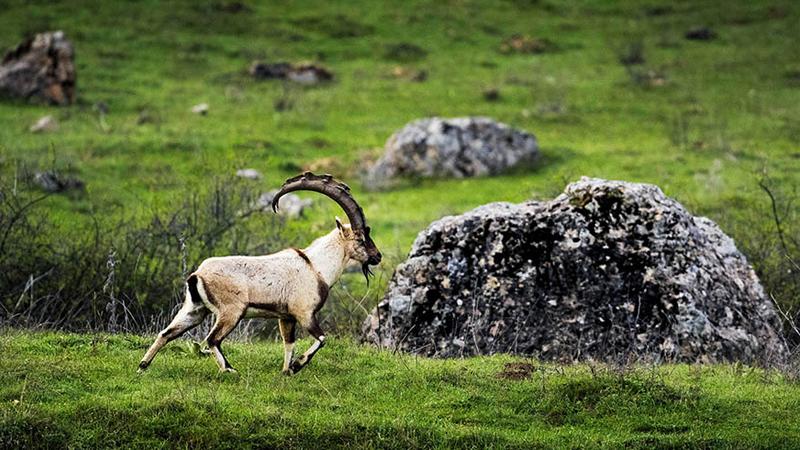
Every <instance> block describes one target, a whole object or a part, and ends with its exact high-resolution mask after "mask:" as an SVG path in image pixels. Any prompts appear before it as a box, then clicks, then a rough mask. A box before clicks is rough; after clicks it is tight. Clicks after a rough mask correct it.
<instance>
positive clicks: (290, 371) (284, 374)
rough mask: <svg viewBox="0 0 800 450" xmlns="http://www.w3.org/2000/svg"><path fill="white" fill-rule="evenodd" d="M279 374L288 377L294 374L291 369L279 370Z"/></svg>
mask: <svg viewBox="0 0 800 450" xmlns="http://www.w3.org/2000/svg"><path fill="white" fill-rule="evenodd" d="M281 375H283V376H286V377H290V376H292V375H294V370H292V369H286V370H281Z"/></svg>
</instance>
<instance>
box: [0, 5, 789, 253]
mask: <svg viewBox="0 0 800 450" xmlns="http://www.w3.org/2000/svg"><path fill="white" fill-rule="evenodd" d="M222 4H223V2H190V1H185V2H171V3H170V6H169V7H167V6H165V5H161V4H160V3H158V2H147V1H145V2H90V1H65V2H46V3H33V4H31V3H30V2H22V1H4V2H3V12H2V13H0V45H1V46H4V47H11V46H12V45H15V44H16V43H17V42H18V41H19V40H20V39H21V38H22V37H23V36H24V35H26V34H28V33H30V32H32V31H36V30H45V29H63V30H64V31H65V32H66V33H67V35H68V37H70V38H71V39H73V41H74V43H75V46H76V52H77V67H78V74H79V75H78V76H79V84H78V86H79V94H80V97H81V104H80V105H78V106H74V107H70V108H64V109H56V108H48V107H40V106H31V105H25V104H18V103H13V102H11V103H9V102H5V103H0V118H1V120H2V123H3V126H2V127H0V154H2V157H0V164H1V165H2V173H3V175H4V176H10V175H11V174H12V173H13V170H14V168H15V166H23V165H24V166H26V167H33V168H37V167H38V168H48V167H51V166H53V165H55V166H56V167H58V168H60V169H61V170H65V171H71V172H73V173H75V174H76V175H78V176H79V177H80V178H82V179H83V180H85V181H86V182H87V193H86V194H85V195H83V196H63V195H62V196H54V197H52V198H50V199H49V200H48V201H47V202H48V204H47V206H48V207H49V208H51V209H52V212H53V215H54V217H55V218H57V219H58V220H60V221H62V222H63V225H64V227H65V228H67V229H73V228H74V227H80V226H81V224H83V223H86V222H85V221H86V220H88V219H86V216H87V215H88V214H89V213H92V212H93V213H95V214H97V215H99V216H101V218H105V217H116V216H119V215H127V216H131V215H132V216H136V215H138V214H142V213H145V212H148V211H151V210H153V209H162V210H163V209H169V208H170V207H171V205H173V204H174V200H175V199H179V198H183V197H185V196H186V195H187V192H191V191H193V190H198V189H203V188H205V187H207V186H208V185H209V184H211V183H213V182H214V180H218V179H224V177H225V176H228V175H231V174H232V173H233V172H234V171H235V170H236V169H238V168H242V167H255V168H256V169H259V170H261V171H262V172H263V173H264V174H265V179H264V180H262V181H260V182H258V183H259V185H260V186H263V188H264V189H265V190H266V189H268V188H273V187H275V186H277V185H279V184H280V183H281V182H282V180H283V179H284V178H285V177H287V176H289V175H293V174H295V173H296V172H297V171H298V170H299V168H301V167H306V166H308V165H309V164H311V163H313V162H315V161H318V160H319V159H321V158H332V159H333V162H332V163H330V164H329V165H331V166H332V168H333V169H338V172H340V173H338V175H339V176H341V177H342V178H345V179H346V180H347V181H349V182H350V183H351V184H352V185H354V188H355V190H356V192H357V194H358V198H359V199H360V200H361V201H362V202H363V203H364V207H365V210H366V212H367V215H368V217H369V219H370V220H371V222H372V223H373V224H374V226H373V228H374V229H375V236H376V240H377V241H378V242H379V243H381V244H382V245H383V247H386V248H387V250H391V251H393V252H394V253H395V254H398V255H403V254H404V253H405V252H406V251H407V249H408V247H409V246H410V244H411V241H412V240H413V238H414V236H415V235H416V233H417V232H418V231H419V230H420V229H422V228H424V227H425V226H426V225H427V224H428V223H429V222H430V221H432V220H435V219H437V218H439V217H441V216H442V215H445V214H452V213H458V212H462V211H464V210H467V209H469V208H472V207H475V206H477V205H480V204H483V203H486V202H490V201H499V200H508V201H521V200H525V199H528V198H531V197H537V198H548V197H551V196H552V195H554V194H555V193H558V192H560V191H561V190H562V189H563V187H564V185H565V184H566V183H567V182H568V181H573V180H575V179H577V178H578V177H580V176H581V175H589V176H597V177H605V178H612V179H626V180H631V181H644V182H651V183H656V184H658V185H659V186H661V187H662V188H663V189H664V190H665V191H666V192H667V193H668V194H669V195H671V196H674V197H676V198H678V199H679V200H680V201H682V202H684V203H685V204H687V205H688V206H689V207H690V208H691V209H693V210H694V211H696V212H698V213H702V214H708V215H710V216H711V217H712V218H714V219H717V220H719V221H721V222H723V223H724V224H729V223H732V222H735V221H736V220H737V219H739V218H741V216H750V215H752V214H753V213H754V211H755V212H756V214H758V215H764V216H765V217H766V216H768V203H767V202H766V199H765V197H764V196H763V193H761V192H760V191H759V189H758V186H757V183H756V181H757V179H758V176H759V175H758V174H759V172H760V171H761V170H762V169H767V170H768V171H769V174H770V176H771V177H772V178H773V179H774V180H775V181H776V183H778V184H779V185H781V186H791V185H796V184H797V181H798V175H797V173H798V172H799V171H798V169H800V150H798V141H800V121H798V117H800V89H798V87H799V86H800V82H799V81H798V71H800V66H799V65H798V60H799V59H798V56H800V55H798V50H797V47H796V45H795V44H796V41H797V39H798V38H800V28H798V27H797V26H796V25H797V23H798V20H799V19H800V6H798V5H797V4H796V3H795V2H791V1H786V2H780V1H775V2H769V3H763V4H762V3H758V2H725V3H724V6H722V4H720V3H719V2H716V1H705V2H681V3H676V4H674V5H673V6H667V7H664V8H660V9H659V8H656V6H658V4H657V3H655V2H630V1H627V2H625V1H623V2H613V3H610V2H595V1H574V2H570V3H569V4H563V5H562V4H561V3H560V2H548V1H545V0H541V1H530V2H526V1H509V2H500V3H496V4H495V3H494V2H488V3H487V2H476V1H447V2H422V1H414V2H406V3H404V7H403V8H402V9H401V8H395V7H390V6H389V5H383V4H380V3H377V2H371V1H370V2H357V1H353V2H347V3H345V4H340V3H339V2H337V3H336V5H334V4H332V3H330V2H322V1H319V2H304V3H303V5H302V6H300V5H299V4H296V3H294V2H270V3H269V4H258V5H256V4H252V5H249V6H248V8H247V9H248V10H247V11H245V12H240V13H231V12H226V11H224V10H223V9H222V8H220V7H219V5H222ZM670 5H672V3H670ZM699 25H707V26H711V27H712V28H713V29H714V30H715V31H716V32H717V33H718V35H719V38H718V39H716V40H713V41H708V42H701V41H690V40H686V39H684V38H683V35H684V33H685V32H686V31H687V30H688V29H689V28H691V27H695V26H699ZM516 33H519V34H525V35H529V36H531V37H535V38H544V39H547V40H549V41H551V42H552V44H553V46H554V48H553V49H552V50H551V51H547V52H545V53H542V54H536V55H530V54H514V53H512V54H504V53H502V52H501V51H500V50H499V49H500V47H501V44H502V42H503V40H504V39H506V38H508V37H509V36H511V35H513V34H516ZM398 44H413V45H416V46H418V47H420V48H422V49H423V50H424V52H425V54H424V55H422V56H420V57H418V59H416V60H414V61H405V60H403V59H402V58H401V60H399V61H398V60H397V58H398V56H397V55H395V54H394V53H393V52H392V51H391V49H392V48H393V47H392V46H394V45H398ZM636 45H641V48H642V51H641V56H643V58H644V63H643V64H642V65H641V66H636V67H633V69H634V70H635V71H636V72H637V73H639V72H641V73H645V74H646V73H648V71H652V72H654V73H656V74H657V76H656V78H658V77H662V78H663V80H664V83H663V85H658V84H659V83H648V82H642V81H641V80H640V79H641V78H642V77H641V76H640V77H638V78H637V77H636V76H631V75H630V74H629V73H628V71H627V69H626V67H625V66H623V65H622V64H620V62H619V59H620V57H621V56H623V55H625V54H627V53H628V52H630V50H629V48H630V47H631V46H634V47H635V46H636ZM256 59H261V60H266V61H283V60H286V61H301V60H317V61H321V62H322V63H323V64H324V65H326V66H327V67H329V68H330V69H331V70H333V71H334V73H335V76H336V79H335V82H333V83H332V84H329V85H325V86H320V87H311V88H305V87H298V86H294V85H290V84H289V85H284V84H283V83H281V82H257V81H254V80H252V79H250V78H249V76H248V75H247V74H246V70H247V67H248V66H249V64H250V63H251V62H252V61H253V60H256ZM398 67H400V68H402V69H406V70H424V71H426V72H427V74H428V76H427V79H426V80H425V81H424V82H412V81H408V80H406V79H402V78H400V79H398V78H396V77H394V76H393V71H394V70H395V69H396V68H398ZM644 78H647V75H645V76H644ZM636 80H639V81H636ZM487 88H496V89H498V90H499V92H500V99H499V101H495V102H489V101H486V100H485V99H484V98H483V96H482V92H483V91H484V90H485V89H487ZM281 99H284V100H286V101H287V102H288V104H290V105H291V107H290V108H289V109H287V110H283V111H278V110H276V108H275V103H276V102H277V101H279V100H281ZM97 102H103V103H105V104H107V105H108V109H109V113H108V115H107V117H106V118H105V123H106V125H107V128H104V127H103V126H101V124H100V121H99V116H98V113H97V112H96V110H95V108H94V107H93V105H94V104H96V103H97ZM200 102H208V103H209V104H210V112H209V114H208V116H205V117H203V116H198V115H195V114H192V113H191V112H190V111H189V110H190V108H191V107H192V106H193V105H195V104H197V103H200ZM142 113H145V114H146V115H147V116H148V117H149V118H150V121H146V122H145V123H143V124H139V123H138V122H139V117H140V114H142ZM44 114H53V115H55V116H56V117H57V118H58V119H59V120H60V122H61V128H60V130H59V131H58V132H56V133H52V134H42V135H34V134H31V133H29V132H28V131H27V128H28V127H29V126H30V125H31V124H32V123H33V122H34V121H35V120H36V119H37V118H38V117H40V116H42V115H44ZM429 115H442V116H463V115H487V116H491V117H494V118H496V119H498V120H501V121H504V122H507V123H509V124H512V125H514V126H517V127H520V128H523V129H526V130H528V131H531V132H533V133H535V134H536V135H537V137H538V138H539V140H540V142H541V146H542V149H543V150H542V151H543V154H544V159H543V161H542V162H541V164H540V165H539V166H538V167H537V168H535V169H533V170H521V171H517V172H514V173H511V174H508V175H506V176H500V177H494V178H487V179H473V180H440V181H429V182H423V183H419V184H416V183H414V184H413V185H412V184H409V185H407V186H406V188H401V189H397V190H394V191H390V192H384V193H364V192H362V191H361V189H360V183H359V181H358V177H357V174H356V173H354V171H353V170H352V168H353V167H357V166H359V164H360V162H361V160H362V159H364V155H365V154H367V155H370V154H372V155H373V156H374V152H375V149H376V148H378V147H380V146H382V145H383V143H384V142H385V140H386V139H387V138H388V137H389V135H390V134H391V133H392V132H393V131H395V130H397V129H398V128H400V127H401V126H403V125H404V124H405V123H407V122H408V121H410V120H413V119H417V118H420V117H424V116H429ZM323 165H324V164H323ZM334 171H337V170H334ZM421 204H424V205H425V207H420V205H421ZM320 209H321V210H322V211H323V212H324V213H325V214H312V216H311V217H310V218H309V219H308V221H309V222H310V223H311V224H312V225H313V231H312V233H316V232H318V230H320V229H327V228H330V227H331V225H332V218H331V217H330V216H331V215H333V213H334V211H335V210H334V208H332V207H328V206H327V205H326V206H321V207H320ZM766 225H767V224H765V228H766ZM728 228H729V229H730V228H735V226H734V225H731V226H729V227H728Z"/></svg>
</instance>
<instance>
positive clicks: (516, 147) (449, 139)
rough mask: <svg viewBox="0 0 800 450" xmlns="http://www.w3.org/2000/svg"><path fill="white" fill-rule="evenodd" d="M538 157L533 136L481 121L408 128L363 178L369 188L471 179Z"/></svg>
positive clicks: (436, 121)
mask: <svg viewBox="0 0 800 450" xmlns="http://www.w3.org/2000/svg"><path fill="white" fill-rule="evenodd" d="M538 156H539V145H538V143H537V142H536V137H534V136H533V135H532V134H530V133H527V132H525V131H521V130H515V129H513V128H511V127H509V126H508V125H506V124H503V123H500V122H495V121H494V120H492V119H489V118H486V117H461V118H456V119H442V118H439V117H433V118H428V119H421V120H417V121H414V122H411V123H409V124H408V125H406V126H405V127H403V128H402V129H401V130H400V131H398V132H396V133H395V134H393V135H392V136H391V137H390V138H389V140H388V141H387V142H386V146H385V149H384V154H383V156H381V158H380V159H379V160H378V161H377V162H376V163H375V164H374V165H373V166H372V167H370V168H368V169H367V173H366V175H365V177H364V185H365V186H366V187H367V188H369V189H379V188H383V187H387V186H390V185H391V182H392V180H394V179H396V178H399V177H423V178H435V177H455V178H463V177H477V176H484V175H495V174H498V173H501V172H503V171H505V170H508V169H509V168H511V167H514V166H516V165H518V164H524V163H530V162H533V161H535V160H536V159H537V158H538Z"/></svg>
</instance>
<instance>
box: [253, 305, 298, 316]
mask: <svg viewBox="0 0 800 450" xmlns="http://www.w3.org/2000/svg"><path fill="white" fill-rule="evenodd" d="M247 307H248V308H253V309H260V310H262V311H267V312H271V313H275V314H279V315H288V314H289V308H288V307H287V306H286V305H275V304H273V303H248V304H247Z"/></svg>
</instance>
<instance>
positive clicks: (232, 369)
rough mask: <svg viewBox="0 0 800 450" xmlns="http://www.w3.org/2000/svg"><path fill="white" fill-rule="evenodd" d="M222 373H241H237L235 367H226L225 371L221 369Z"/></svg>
mask: <svg viewBox="0 0 800 450" xmlns="http://www.w3.org/2000/svg"><path fill="white" fill-rule="evenodd" d="M220 373H233V374H238V373H239V372H237V371H236V369H234V368H233V367H226V368H224V369H221V370H220Z"/></svg>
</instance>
